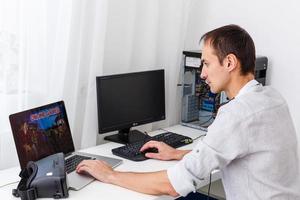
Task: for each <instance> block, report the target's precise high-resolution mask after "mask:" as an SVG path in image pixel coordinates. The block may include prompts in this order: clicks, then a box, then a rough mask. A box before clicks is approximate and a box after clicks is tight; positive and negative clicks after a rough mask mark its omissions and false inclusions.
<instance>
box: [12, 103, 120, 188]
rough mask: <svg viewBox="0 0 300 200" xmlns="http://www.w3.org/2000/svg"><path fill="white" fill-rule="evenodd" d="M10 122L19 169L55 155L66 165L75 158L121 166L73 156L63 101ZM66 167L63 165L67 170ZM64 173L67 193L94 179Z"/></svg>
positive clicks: (112, 160)
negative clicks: (61, 156) (59, 155)
mask: <svg viewBox="0 0 300 200" xmlns="http://www.w3.org/2000/svg"><path fill="white" fill-rule="evenodd" d="M9 120H10V125H11V129H12V133H13V136H14V141H15V145H16V149H17V153H18V158H19V162H20V166H21V169H24V168H25V167H26V165H27V162H28V161H36V160H39V159H41V158H44V157H47V156H49V155H52V154H55V153H58V152H63V153H64V155H65V159H66V163H69V161H70V160H78V158H79V161H78V162H80V160H82V159H97V160H103V161H105V162H107V163H108V164H109V165H110V166H111V167H113V168H114V167H116V166H118V165H120V164H121V163H122V160H120V159H115V158H110V157H105V156H100V155H93V154H87V153H81V152H74V151H75V148H74V144H73V139H72V135H71V129H70V126H69V122H68V118H67V112H66V109H65V105H64V102H63V101H59V102H55V103H52V104H48V105H44V106H41V107H38V108H33V109H30V110H26V111H23V112H19V113H15V114H12V115H10V116H9ZM74 158H76V159H74ZM71 162H72V161H71ZM75 166H76V164H75ZM68 167H69V165H68V166H67V164H66V169H67V168H68ZM74 168H75V167H74ZM66 173H67V184H68V188H69V189H73V190H80V189H81V188H83V187H84V186H86V185H87V184H89V183H90V182H92V181H93V180H94V178H93V177H91V176H89V175H82V174H78V173H77V172H76V171H75V170H73V171H68V170H66Z"/></svg>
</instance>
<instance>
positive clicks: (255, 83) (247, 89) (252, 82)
mask: <svg viewBox="0 0 300 200" xmlns="http://www.w3.org/2000/svg"><path fill="white" fill-rule="evenodd" d="M256 85H260V83H259V82H257V80H255V79H253V80H251V81H249V82H248V83H246V85H244V86H243V87H242V88H241V89H240V91H239V92H238V94H237V95H236V97H235V98H237V97H239V96H241V95H243V94H245V93H246V92H247V91H249V89H250V88H252V87H254V86H256Z"/></svg>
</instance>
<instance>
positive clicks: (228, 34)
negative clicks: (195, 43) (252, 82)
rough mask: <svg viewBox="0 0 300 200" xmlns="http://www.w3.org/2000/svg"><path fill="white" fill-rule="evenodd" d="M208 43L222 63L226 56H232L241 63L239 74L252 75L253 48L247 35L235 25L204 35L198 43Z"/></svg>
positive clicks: (253, 64) (253, 66) (253, 63)
mask: <svg viewBox="0 0 300 200" xmlns="http://www.w3.org/2000/svg"><path fill="white" fill-rule="evenodd" d="M202 40H204V42H207V41H209V42H210V45H211V46H212V47H213V49H214V50H215V54H216V56H217V57H218V59H219V62H220V63H222V62H223V60H224V58H225V57H226V56H227V55H228V54H234V55H235V56H236V57H237V59H238V60H239V61H240V63H241V74H242V75H247V74H248V73H252V74H254V68H255V46H254V42H253V40H252V38H251V36H250V35H249V33H248V32H247V31H246V30H244V29H243V28H241V27H239V26H237V25H233V24H231V25H227V26H222V27H220V28H217V29H214V30H212V31H209V32H207V33H205V34H204V35H203V36H202V37H201V39H200V41H202Z"/></svg>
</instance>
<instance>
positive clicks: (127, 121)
mask: <svg viewBox="0 0 300 200" xmlns="http://www.w3.org/2000/svg"><path fill="white" fill-rule="evenodd" d="M96 82H97V107H98V128H99V134H102V133H106V132H110V131H118V134H115V135H110V136H106V137H105V138H104V139H105V140H110V141H113V142H118V143H122V144H127V143H132V142H136V141H138V140H141V139H143V138H145V137H146V136H145V134H144V133H141V132H140V131H138V130H130V128H131V127H134V126H138V125H142V124H146V123H151V122H155V121H159V120H164V119H165V78H164V70H152V71H143V72H135V73H127V74H117V75H109V76H99V77H96Z"/></svg>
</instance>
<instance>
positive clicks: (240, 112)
mask: <svg viewBox="0 0 300 200" xmlns="http://www.w3.org/2000/svg"><path fill="white" fill-rule="evenodd" d="M278 106H286V102H285V100H284V98H283V97H282V96H281V94H280V93H279V92H278V91H277V90H275V89H274V88H272V87H270V86H261V87H258V88H255V89H253V90H251V91H248V92H247V93H245V94H243V95H241V96H238V97H237V98H234V99H233V100H231V101H230V102H229V103H227V104H226V105H224V106H222V107H221V108H220V112H226V113H228V112H230V113H231V114H233V115H236V116H237V117H238V116H241V117H242V116H244V117H246V116H247V115H251V114H253V113H257V112H261V111H264V110H268V109H272V108H274V107H278Z"/></svg>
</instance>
